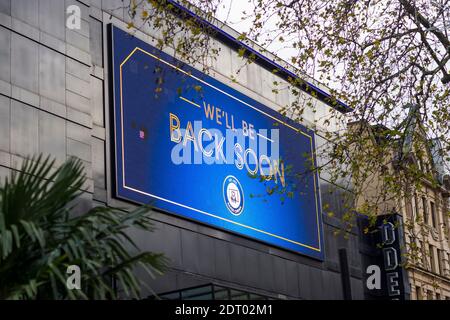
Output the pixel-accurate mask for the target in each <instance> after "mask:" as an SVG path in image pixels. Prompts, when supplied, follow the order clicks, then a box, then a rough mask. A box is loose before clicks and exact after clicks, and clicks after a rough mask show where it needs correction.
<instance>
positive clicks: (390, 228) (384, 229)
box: [381, 222, 395, 244]
mask: <svg viewBox="0 0 450 320" xmlns="http://www.w3.org/2000/svg"><path fill="white" fill-rule="evenodd" d="M381 240H382V241H383V244H393V243H394V242H395V232H394V225H393V224H392V223H391V222H388V223H384V224H383V225H382V226H381Z"/></svg>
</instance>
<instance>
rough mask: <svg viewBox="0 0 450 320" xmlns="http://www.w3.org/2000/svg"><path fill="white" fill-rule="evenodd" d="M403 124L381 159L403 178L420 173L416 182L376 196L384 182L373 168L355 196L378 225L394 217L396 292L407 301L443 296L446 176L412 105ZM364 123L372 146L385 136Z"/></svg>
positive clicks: (449, 277) (449, 295)
mask: <svg viewBox="0 0 450 320" xmlns="http://www.w3.org/2000/svg"><path fill="white" fill-rule="evenodd" d="M405 124H407V125H406V126H405V127H404V128H403V129H404V130H405V132H406V135H405V137H404V138H403V139H399V140H398V143H397V144H396V145H397V147H396V149H395V150H391V151H390V152H389V154H390V156H389V157H388V158H389V159H387V161H386V163H388V164H389V165H388V166H386V168H385V170H389V171H390V172H392V173H393V174H394V175H398V177H400V176H403V175H402V173H403V172H405V171H409V172H410V173H411V171H412V172H415V174H416V176H418V177H420V178H419V180H418V182H415V183H413V182H411V183H406V182H405V183H404V185H403V188H402V192H401V195H400V196H398V195H395V196H394V195H393V194H392V195H389V194H384V198H383V199H380V194H382V192H381V191H380V190H382V189H384V188H385V187H386V185H385V184H384V182H383V178H382V175H381V174H380V172H379V171H377V170H374V171H372V172H371V174H370V175H369V178H368V179H367V181H371V182H370V184H369V183H367V189H366V192H364V193H363V194H362V195H361V197H359V199H358V200H357V205H359V206H361V205H362V204H363V203H365V202H367V203H370V204H373V205H375V206H374V208H376V209H374V211H375V212H376V214H377V215H378V216H380V219H378V221H379V224H381V225H382V222H380V221H381V220H385V219H386V217H389V215H392V216H396V217H398V219H397V220H396V221H397V223H394V225H396V227H398V231H397V233H400V236H399V237H400V238H401V239H400V244H399V248H398V249H399V250H398V264H399V267H401V268H400V269H401V272H403V273H405V275H406V278H405V281H404V292H402V295H403V296H404V297H405V296H407V298H410V299H412V300H448V299H450V291H449V289H450V288H449V284H450V274H449V268H450V265H449V262H450V261H449V254H450V248H449V196H450V181H449V175H448V173H447V172H446V171H445V167H444V165H443V164H444V160H443V158H444V155H443V154H442V152H441V150H442V149H441V146H440V144H439V143H438V142H436V140H427V138H426V134H425V132H424V131H423V129H422V128H421V125H420V116H418V113H417V112H416V106H409V115H408V117H407V119H406V120H405ZM359 125H360V124H355V123H354V124H352V126H359ZM364 127H365V129H366V130H367V131H366V133H367V135H368V136H369V137H372V138H373V139H371V141H372V143H373V144H377V143H379V141H381V140H382V139H385V138H386V137H384V136H383V134H382V133H380V132H383V128H382V130H380V128H379V127H377V126H368V125H364ZM380 139H381V140H380ZM387 139H389V138H387ZM390 139H392V138H390ZM403 177H404V176H403ZM399 179H400V178H399ZM399 181H400V180H399ZM401 181H405V180H401ZM377 243H378V245H379V246H380V245H381V246H383V245H384V244H383V241H382V240H381V239H378V241H377V242H376V241H373V242H372V248H371V249H373V247H374V246H376V245H377ZM369 251H370V250H368V252H369ZM380 257H381V258H385V259H386V257H382V256H380ZM387 269H389V268H387Z"/></svg>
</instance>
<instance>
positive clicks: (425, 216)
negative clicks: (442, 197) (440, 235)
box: [422, 197, 428, 223]
mask: <svg viewBox="0 0 450 320" xmlns="http://www.w3.org/2000/svg"><path fill="white" fill-rule="evenodd" d="M422 210H423V221H424V222H425V223H428V207H427V198H425V197H422Z"/></svg>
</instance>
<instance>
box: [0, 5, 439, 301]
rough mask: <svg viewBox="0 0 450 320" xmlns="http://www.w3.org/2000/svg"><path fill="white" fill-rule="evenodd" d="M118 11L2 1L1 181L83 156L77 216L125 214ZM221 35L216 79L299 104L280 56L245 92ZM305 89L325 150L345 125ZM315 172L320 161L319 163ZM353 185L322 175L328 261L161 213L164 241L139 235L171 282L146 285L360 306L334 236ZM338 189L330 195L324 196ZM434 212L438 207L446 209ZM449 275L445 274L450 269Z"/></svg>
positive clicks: (243, 76) (146, 33)
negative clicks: (44, 162) (111, 29)
mask: <svg viewBox="0 0 450 320" xmlns="http://www.w3.org/2000/svg"><path fill="white" fill-rule="evenodd" d="M69 5H76V6H78V7H79V8H80V9H81V28H80V29H79V30H70V29H68V28H66V27H65V22H66V18H67V14H66V8H67V7H68V6H69ZM122 5H123V3H122V1H120V0H110V1H105V0H103V1H100V0H83V1H75V0H66V1H60V0H0V176H1V177H5V176H7V175H8V174H9V173H10V172H11V170H17V169H18V168H19V167H20V165H21V163H22V161H23V159H25V158H26V157H29V156H32V155H35V154H37V153H44V154H50V155H52V156H54V157H56V159H57V162H56V164H57V165H59V164H61V163H62V162H63V161H64V160H65V159H67V157H69V156H76V157H78V158H80V159H82V160H83V162H84V165H85V167H86V174H87V177H88V180H87V183H86V185H85V187H84V188H85V191H86V193H85V194H84V195H83V200H82V201H81V202H80V203H79V205H78V207H77V208H78V210H80V212H82V211H84V210H85V209H86V208H88V207H91V206H97V205H113V206H121V207H123V206H127V205H129V204H128V203H126V202H123V201H120V200H118V199H116V198H115V197H114V193H113V190H112V185H113V181H114V179H113V175H112V172H113V169H112V168H113V166H112V158H113V156H112V154H111V150H112V145H111V138H112V133H111V104H110V101H111V96H110V92H111V91H110V89H111V82H110V77H111V74H110V70H109V67H108V50H109V49H108V48H109V46H108V42H107V40H108V39H107V25H108V24H111V23H112V24H114V25H115V26H117V27H119V28H121V29H123V30H126V25H127V23H128V22H129V17H127V11H126V10H124V9H122V8H121V7H122ZM221 30H222V31H224V32H225V33H226V34H228V35H230V36H231V37H230V38H228V40H227V39H225V37H220V35H219V36H218V39H214V41H213V42H214V45H215V46H217V47H220V48H221V50H220V55H219V57H218V59H217V61H216V62H215V63H214V64H213V65H212V70H213V75H214V77H215V79H218V80H219V81H221V82H223V83H225V84H227V85H228V86H230V87H232V88H234V89H236V90H238V91H239V92H242V93H244V94H245V95H247V96H249V97H251V98H252V99H254V100H256V101H258V102H260V103H263V104H265V105H267V106H269V107H271V108H273V109H274V110H278V109H279V108H281V107H282V106H284V105H285V104H287V103H289V102H292V101H293V100H294V99H297V98H296V97H293V96H292V95H291V94H290V93H289V90H284V91H281V92H280V94H277V95H276V94H274V92H273V91H272V88H271V85H272V83H273V81H274V80H277V81H282V82H283V81H285V80H284V79H283V78H280V76H279V75H275V74H273V73H272V72H271V70H270V68H271V67H273V66H272V65H271V64H270V61H271V60H273V59H274V57H272V56H270V55H269V54H267V55H266V60H264V59H259V60H257V61H256V63H253V64H250V65H248V66H246V67H245V68H244V69H243V70H242V71H241V72H240V74H239V79H238V80H239V83H236V82H235V81H233V80H232V79H231V78H230V70H231V71H233V70H236V69H237V68H238V67H239V66H240V63H241V61H240V60H239V58H238V56H237V54H236V51H235V50H236V45H234V46H233V45H232V44H233V43H236V42H235V40H233V37H234V38H237V37H238V34H237V33H236V32H235V31H233V30H232V29H230V28H228V27H227V26H222V27H221ZM136 36H137V37H139V38H140V39H143V40H144V41H146V42H148V43H152V42H153V41H155V38H157V37H158V35H157V32H155V31H154V30H152V29H151V28H150V27H148V26H147V25H146V26H143V27H142V28H141V30H140V31H137V32H136ZM254 48H256V49H258V48H257V47H256V46H254ZM194 67H195V66H194ZM307 80H308V81H309V82H310V83H311V84H314V86H315V88H316V89H315V96H316V97H312V96H310V95H308V94H306V93H303V94H302V95H301V97H300V99H303V100H304V101H310V102H311V104H312V105H313V106H315V109H316V112H313V110H312V109H307V110H306V113H305V114H304V124H305V125H306V126H308V127H310V128H311V127H313V126H315V128H316V134H315V138H316V144H317V148H320V147H321V146H323V145H325V144H326V140H325V138H324V137H323V136H322V133H323V132H324V131H326V130H333V128H335V129H339V128H340V126H341V124H340V123H338V122H336V121H335V119H334V118H333V117H332V112H331V111H332V108H331V107H330V106H329V105H327V104H326V103H324V102H323V100H324V99H323V97H324V96H325V97H326V88H322V87H321V86H320V84H318V83H315V82H314V81H313V80H312V79H307ZM344 109H345V108H344ZM344 111H345V110H344ZM327 120H331V121H332V124H331V126H330V125H326V124H327ZM318 161H319V163H324V161H325V160H324V159H321V158H320V154H319V158H318ZM348 182H349V181H343V182H342V184H341V185H338V186H336V185H331V184H330V183H329V176H328V175H327V170H323V172H322V173H321V175H320V177H319V184H320V191H321V194H320V196H321V200H322V203H327V205H328V206H329V209H330V210H332V211H333V212H335V213H336V215H335V216H333V217H330V216H328V215H326V214H323V213H322V212H321V213H320V214H322V220H323V234H324V242H325V243H324V254H325V258H324V261H319V260H316V259H312V258H309V257H306V256H303V255H299V254H297V253H294V252H291V251H287V250H283V249H280V248H277V247H274V246H270V245H268V244H266V243H262V242H259V241H256V240H252V239H249V238H245V237H242V236H239V235H236V234H233V233H229V232H226V231H223V230H219V229H216V228H212V227H209V226H207V225H204V224H199V223H196V222H194V221H190V220H186V219H183V218H180V217H178V216H175V215H170V214H167V213H164V212H161V211H155V212H154V220H155V224H156V228H157V230H156V231H155V232H154V233H152V234H147V233H146V234H143V233H138V232H135V233H133V237H135V238H136V239H137V241H138V244H139V245H140V247H141V248H142V249H143V250H150V251H155V252H164V253H165V254H166V255H167V257H168V258H170V260H171V267H170V270H169V271H168V272H167V273H166V274H165V275H164V276H162V277H159V278H157V279H156V280H152V279H147V280H148V282H149V284H150V286H151V287H152V288H153V289H154V290H155V291H156V292H158V293H164V292H173V291H176V292H177V293H175V295H177V294H180V293H179V292H178V291H177V290H182V289H186V288H191V287H197V286H203V285H209V284H214V286H215V287H218V286H219V287H226V288H231V289H227V294H229V295H233V294H234V293H235V294H236V296H238V297H244V296H246V297H248V295H247V294H246V293H245V292H250V293H252V294H255V295H258V296H263V297H271V298H287V299H298V298H300V299H343V298H353V299H363V298H364V285H365V282H364V276H363V270H362V264H361V254H360V251H359V248H360V240H359V236H358V230H357V229H356V228H353V229H352V230H351V232H350V234H349V239H348V240H347V239H343V238H342V237H336V236H335V235H334V233H335V231H337V230H339V228H340V227H341V225H340V220H339V217H340V214H342V212H343V208H342V202H341V195H342V194H345V193H348V191H347V190H346V187H347V186H348V185H349V183H348ZM331 189H333V190H335V191H334V192H332V193H330V192H328V191H329V190H331ZM435 203H436V208H439V207H438V205H439V203H440V202H439V201H438V200H436V201H435ZM440 212H441V211H440ZM436 247H437V246H436ZM446 248H448V246H447V247H446ZM341 249H344V250H341ZM440 249H444V247H442V248H441V247H440ZM340 250H341V251H340ZM446 253H447V255H448V249H447V251H446ZM436 254H437V251H436ZM436 259H437V258H436ZM447 259H448V258H447ZM437 261H438V260H436V263H437ZM447 261H448V260H447ZM436 265H437V264H436ZM445 268H447V272H448V263H447V266H446V267H445ZM427 272H428V271H427ZM425 273H426V272H425ZM421 281H422V280H421ZM421 283H422V282H421ZM233 290H235V291H233ZM189 292H192V291H189ZM149 294H151V293H150V292H149ZM443 294H444V292H443V293H442V295H443ZM216 297H217V296H216ZM253 297H255V296H253Z"/></svg>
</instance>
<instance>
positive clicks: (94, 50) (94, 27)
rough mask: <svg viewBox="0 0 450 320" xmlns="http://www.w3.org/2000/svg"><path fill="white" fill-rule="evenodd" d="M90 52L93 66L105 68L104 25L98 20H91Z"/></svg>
mask: <svg viewBox="0 0 450 320" xmlns="http://www.w3.org/2000/svg"><path fill="white" fill-rule="evenodd" d="M89 31H90V38H89V40H90V50H91V56H92V64H93V65H96V66H100V67H103V25H102V23H101V21H98V20H97V19H94V18H90V19H89Z"/></svg>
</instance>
